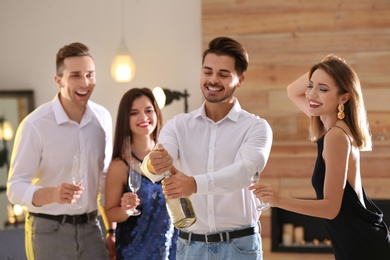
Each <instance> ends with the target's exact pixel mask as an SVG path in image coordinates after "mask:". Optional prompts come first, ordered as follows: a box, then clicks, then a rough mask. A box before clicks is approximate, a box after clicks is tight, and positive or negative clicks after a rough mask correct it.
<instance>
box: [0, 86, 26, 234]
mask: <svg viewBox="0 0 390 260" xmlns="http://www.w3.org/2000/svg"><path fill="white" fill-rule="evenodd" d="M33 109H34V92H33V90H0V229H3V228H4V227H5V223H6V222H7V218H8V215H7V206H8V204H9V202H8V199H7V196H6V184H7V178H8V170H9V162H10V157H11V153H12V147H13V144H14V137H15V133H16V130H17V128H18V126H19V124H20V122H21V121H22V120H23V118H25V117H26V116H27V115H28V114H29V113H30V112H31V111H32V110H33Z"/></svg>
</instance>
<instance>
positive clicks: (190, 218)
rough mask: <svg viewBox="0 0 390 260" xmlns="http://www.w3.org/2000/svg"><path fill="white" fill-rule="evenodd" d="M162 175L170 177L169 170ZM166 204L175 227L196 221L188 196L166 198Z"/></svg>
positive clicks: (190, 224) (189, 224)
mask: <svg viewBox="0 0 390 260" xmlns="http://www.w3.org/2000/svg"><path fill="white" fill-rule="evenodd" d="M164 177H165V178H169V177H171V173H170V172H169V171H167V172H165V173H164ZM166 204H167V208H168V213H169V216H170V217H171V219H172V222H173V225H174V226H175V227H176V228H178V229H181V228H188V227H190V226H192V224H194V223H195V222H196V215H195V211H194V208H193V207H192V202H191V199H190V198H178V199H167V200H166Z"/></svg>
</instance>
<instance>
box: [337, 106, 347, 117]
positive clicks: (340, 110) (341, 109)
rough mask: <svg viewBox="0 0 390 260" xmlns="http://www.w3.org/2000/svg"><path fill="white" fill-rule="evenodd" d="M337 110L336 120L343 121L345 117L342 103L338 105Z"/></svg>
mask: <svg viewBox="0 0 390 260" xmlns="http://www.w3.org/2000/svg"><path fill="white" fill-rule="evenodd" d="M337 110H338V111H339V112H338V113H337V118H338V119H340V120H342V119H344V117H345V114H344V104H343V103H341V104H339V105H338V107H337Z"/></svg>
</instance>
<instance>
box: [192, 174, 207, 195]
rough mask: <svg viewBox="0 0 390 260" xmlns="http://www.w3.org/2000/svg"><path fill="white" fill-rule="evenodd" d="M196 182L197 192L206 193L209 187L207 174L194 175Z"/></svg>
mask: <svg viewBox="0 0 390 260" xmlns="http://www.w3.org/2000/svg"><path fill="white" fill-rule="evenodd" d="M192 177H194V179H195V182H196V194H206V193H207V192H208V189H209V185H208V179H207V176H206V175H196V176H192Z"/></svg>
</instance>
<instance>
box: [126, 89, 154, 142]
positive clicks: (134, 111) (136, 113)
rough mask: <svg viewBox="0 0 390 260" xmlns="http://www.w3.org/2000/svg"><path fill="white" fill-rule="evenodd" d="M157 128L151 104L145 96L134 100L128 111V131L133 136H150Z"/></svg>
mask: <svg viewBox="0 0 390 260" xmlns="http://www.w3.org/2000/svg"><path fill="white" fill-rule="evenodd" d="M156 126H157V116H156V112H155V110H154V107H153V104H152V102H151V101H150V99H149V98H148V97H147V96H141V97H138V98H136V99H134V101H133V104H132V105H131V110H130V130H131V132H132V134H133V136H136V135H141V136H146V135H152V133H153V131H154V129H155V128H156Z"/></svg>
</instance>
